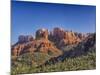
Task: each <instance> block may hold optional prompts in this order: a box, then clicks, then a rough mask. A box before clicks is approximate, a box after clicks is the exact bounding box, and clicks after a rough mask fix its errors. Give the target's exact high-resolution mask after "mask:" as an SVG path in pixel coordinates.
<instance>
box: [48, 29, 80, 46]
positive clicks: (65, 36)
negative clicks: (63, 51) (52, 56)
mask: <svg viewBox="0 0 100 75" xmlns="http://www.w3.org/2000/svg"><path fill="white" fill-rule="evenodd" d="M49 39H50V40H51V41H53V42H54V43H55V44H56V45H57V46H58V47H61V46H66V45H71V44H78V43H79V42H80V41H81V35H80V37H79V34H78V33H75V32H72V31H65V30H64V29H61V28H54V29H53V31H51V32H50V35H49Z"/></svg>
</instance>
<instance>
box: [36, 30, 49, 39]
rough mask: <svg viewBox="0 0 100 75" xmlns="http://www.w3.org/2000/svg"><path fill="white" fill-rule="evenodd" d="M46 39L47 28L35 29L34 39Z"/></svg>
mask: <svg viewBox="0 0 100 75" xmlns="http://www.w3.org/2000/svg"><path fill="white" fill-rule="evenodd" d="M41 38H44V39H48V30H47V29H39V30H37V31H36V39H41Z"/></svg>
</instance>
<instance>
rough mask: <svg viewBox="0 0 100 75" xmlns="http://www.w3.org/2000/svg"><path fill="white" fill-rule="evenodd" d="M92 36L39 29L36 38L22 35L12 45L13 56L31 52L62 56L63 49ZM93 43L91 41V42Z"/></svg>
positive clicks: (55, 29)
mask: <svg viewBox="0 0 100 75" xmlns="http://www.w3.org/2000/svg"><path fill="white" fill-rule="evenodd" d="M90 35H91V34H87V35H85V34H82V33H77V32H73V31H65V30H64V29H61V28H57V27H56V28H54V29H53V31H50V33H49V32H48V30H47V29H39V30H37V31H36V36H35V38H33V36H32V35H26V36H25V35H20V36H19V37H18V42H17V43H16V44H14V45H12V48H11V50H12V55H13V56H19V55H21V54H24V53H27V52H30V53H34V52H43V53H47V54H58V55H60V54H62V50H61V49H62V47H64V46H68V45H74V44H75V45H76V44H77V45H78V44H79V43H80V42H82V41H84V42H85V41H87V39H88V38H91V37H87V36H90ZM90 41H91V40H90Z"/></svg>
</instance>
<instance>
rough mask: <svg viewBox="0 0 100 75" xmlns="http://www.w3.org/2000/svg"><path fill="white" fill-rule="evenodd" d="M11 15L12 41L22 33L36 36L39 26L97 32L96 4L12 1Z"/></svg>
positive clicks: (50, 28)
mask: <svg viewBox="0 0 100 75" xmlns="http://www.w3.org/2000/svg"><path fill="white" fill-rule="evenodd" d="M11 15H12V16H11V19H12V22H11V23H12V24H11V25H12V31H11V32H12V36H11V37H12V39H11V40H12V43H15V42H16V41H17V38H18V36H19V35H22V34H23V35H33V36H34V35H35V32H36V30H37V29H39V28H47V29H49V30H52V29H53V28H54V27H61V28H64V29H65V30H73V31H77V32H82V33H86V32H95V25H96V20H95V19H96V7H95V6H83V5H68V4H66V5H65V4H54V3H53V4H50V3H37V2H21V1H12V14H11Z"/></svg>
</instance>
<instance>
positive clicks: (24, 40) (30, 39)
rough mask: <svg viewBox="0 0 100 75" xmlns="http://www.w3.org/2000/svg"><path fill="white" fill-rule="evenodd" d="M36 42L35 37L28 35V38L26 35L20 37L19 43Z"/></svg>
mask: <svg viewBox="0 0 100 75" xmlns="http://www.w3.org/2000/svg"><path fill="white" fill-rule="evenodd" d="M33 40H34V38H33V36H31V35H27V36H25V35H20V36H19V37H18V42H19V43H26V42H30V41H33Z"/></svg>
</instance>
